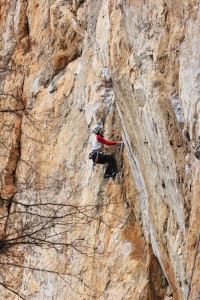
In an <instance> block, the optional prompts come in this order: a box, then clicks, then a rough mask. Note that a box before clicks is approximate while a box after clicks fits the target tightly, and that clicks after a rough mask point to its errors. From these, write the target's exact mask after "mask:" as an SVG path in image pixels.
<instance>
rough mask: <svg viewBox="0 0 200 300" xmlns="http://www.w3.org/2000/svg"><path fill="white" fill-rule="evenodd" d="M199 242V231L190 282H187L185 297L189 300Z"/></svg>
mask: <svg viewBox="0 0 200 300" xmlns="http://www.w3.org/2000/svg"><path fill="white" fill-rule="evenodd" d="M199 242H200V233H199V238H198V242H197V249H196V253H195V256H194V263H193V267H192V273H191V278H190V284H189V287H188V295H187V299H186V300H189V295H190V291H191V286H192V277H193V274H194V268H195V264H196V259H197V254H198V249H199Z"/></svg>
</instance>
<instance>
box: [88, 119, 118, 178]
mask: <svg viewBox="0 0 200 300" xmlns="http://www.w3.org/2000/svg"><path fill="white" fill-rule="evenodd" d="M92 132H93V133H94V134H95V138H94V140H93V144H92V152H91V153H90V154H89V158H90V159H92V160H93V162H94V163H98V164H105V163H108V166H107V168H106V171H105V174H104V178H110V177H112V178H115V176H116V174H117V166H116V161H115V158H114V157H113V156H112V155H107V154H104V153H103V152H102V151H103V145H109V146H110V145H116V144H121V143H122V141H119V142H115V141H107V140H106V139H104V129H103V127H102V126H101V125H95V126H94V127H93V128H92Z"/></svg>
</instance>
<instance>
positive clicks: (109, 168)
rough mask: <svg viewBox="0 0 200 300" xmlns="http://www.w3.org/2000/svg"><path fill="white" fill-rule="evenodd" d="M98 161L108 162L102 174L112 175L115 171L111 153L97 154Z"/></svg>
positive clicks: (101, 162)
mask: <svg viewBox="0 0 200 300" xmlns="http://www.w3.org/2000/svg"><path fill="white" fill-rule="evenodd" d="M98 163H99V164H105V163H108V166H107V168H106V172H105V174H104V175H112V173H114V172H116V171H117V167H116V162H115V159H114V157H113V156H112V155H106V154H99V155H98Z"/></svg>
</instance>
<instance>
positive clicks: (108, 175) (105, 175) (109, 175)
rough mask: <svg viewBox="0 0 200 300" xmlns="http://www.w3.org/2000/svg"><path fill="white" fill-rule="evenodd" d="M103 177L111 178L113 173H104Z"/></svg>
mask: <svg viewBox="0 0 200 300" xmlns="http://www.w3.org/2000/svg"><path fill="white" fill-rule="evenodd" d="M103 177H104V178H110V177H112V174H104V176H103Z"/></svg>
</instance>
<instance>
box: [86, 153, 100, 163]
mask: <svg viewBox="0 0 200 300" xmlns="http://www.w3.org/2000/svg"><path fill="white" fill-rule="evenodd" d="M99 154H103V152H101V151H96V150H94V151H92V152H90V153H89V159H92V161H93V162H94V163H98V157H99Z"/></svg>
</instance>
